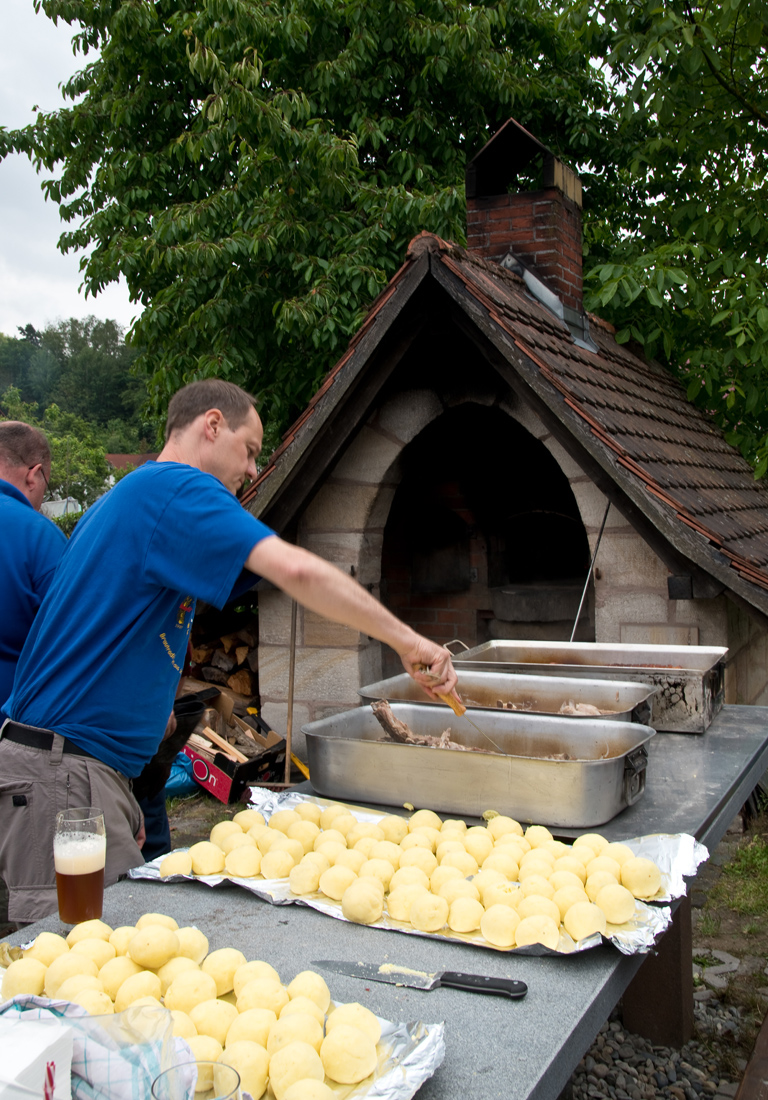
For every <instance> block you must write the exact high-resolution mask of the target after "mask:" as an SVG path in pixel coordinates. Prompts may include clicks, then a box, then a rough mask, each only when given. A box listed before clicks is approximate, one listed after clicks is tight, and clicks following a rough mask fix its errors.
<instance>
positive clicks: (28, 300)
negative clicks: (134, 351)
mask: <svg viewBox="0 0 768 1100" xmlns="http://www.w3.org/2000/svg"><path fill="white" fill-rule="evenodd" d="M2 8H3V34H2V36H1V37H0V88H1V89H2V92H1V93H0V125H2V126H5V127H17V126H24V125H27V124H28V123H30V122H33V121H34V118H35V115H34V113H33V111H32V107H33V106H34V105H35V104H37V105H38V106H39V107H40V108H41V109H42V110H46V111H51V110H55V109H56V108H57V107H59V106H61V105H62V103H63V102H64V101H63V99H62V96H61V92H60V90H59V84H60V83H61V82H62V81H64V80H66V79H67V78H68V77H69V76H70V75H71V74H72V73H74V72H76V71H77V69H78V68H81V67H82V63H83V58H82V55H81V54H80V55H78V58H77V59H76V58H75V57H74V56H73V54H72V45H71V38H72V30H71V29H70V27H69V26H68V25H67V24H66V23H62V22H59V25H58V26H54V24H53V23H52V22H51V20H50V19H48V18H47V17H46V16H45V15H43V13H42V12H41V13H40V14H39V15H36V14H35V9H34V7H33V3H32V0H2ZM41 178H42V177H41V176H38V175H37V174H36V172H35V170H34V168H33V167H32V166H31V165H30V163H29V161H28V160H27V159H26V157H19V156H15V155H14V156H10V157H7V158H6V159H5V160H4V161H0V211H2V216H0V332H4V333H6V335H9V336H15V335H16V327H17V325H26V324H28V323H31V324H33V325H34V326H35V328H43V327H44V326H45V325H46V323H47V322H49V321H55V320H57V318H60V317H62V318H63V317H85V316H87V315H88V314H89V313H93V314H95V315H96V316H97V317H100V318H107V317H111V318H114V319H115V320H116V321H119V322H120V324H122V325H124V326H125V327H128V325H129V324H130V322H131V319H132V318H133V316H134V315H135V314H136V312H137V310H136V306H134V305H132V304H131V303H130V302H129V301H128V291H127V289H126V287H125V285H124V284H121V285H114V286H110V287H109V288H108V289H107V290H105V291H104V292H103V293H102V294H99V295H98V296H97V297H96V298H91V297H89V298H86V297H85V295H84V294H83V293H79V292H78V286H79V285H80V281H81V276H80V272H79V270H78V259H79V255H80V254H79V253H78V254H72V253H69V254H68V255H66V256H63V255H62V254H61V253H60V252H59V251H58V249H57V248H56V242H57V241H58V239H59V236H60V234H61V228H62V223H61V222H60V220H59V213H58V206H57V205H56V204H55V203H52V202H46V201H45V199H44V197H43V193H42V191H41V189H40V181H41Z"/></svg>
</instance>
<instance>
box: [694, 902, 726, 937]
mask: <svg viewBox="0 0 768 1100" xmlns="http://www.w3.org/2000/svg"><path fill="white" fill-rule="evenodd" d="M707 904H709V903H707ZM721 922H722V918H721V917H720V914H719V913H710V912H709V911H708V910H706V909H705V910H704V912H703V913H702V916H701V921H700V923H699V932H701V934H702V936H716V935H718V933H719V932H720V924H721Z"/></svg>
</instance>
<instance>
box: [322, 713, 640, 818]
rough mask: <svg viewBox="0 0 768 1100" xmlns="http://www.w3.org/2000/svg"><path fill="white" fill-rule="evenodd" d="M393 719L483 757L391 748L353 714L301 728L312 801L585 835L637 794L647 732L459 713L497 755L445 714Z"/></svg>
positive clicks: (367, 719) (615, 725)
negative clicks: (418, 810)
mask: <svg viewBox="0 0 768 1100" xmlns="http://www.w3.org/2000/svg"><path fill="white" fill-rule="evenodd" d="M392 711H393V713H394V714H395V717H397V718H399V719H400V720H401V721H403V722H407V724H408V725H409V726H410V728H411V730H413V732H414V733H417V734H429V735H432V736H440V734H441V733H442V732H443V731H444V730H445V729H446V728H447V727H449V726H450V729H451V738H452V740H454V741H456V742H458V743H459V744H461V745H464V746H465V747H466V748H472V749H482V750H483V751H476V752H462V751H459V750H455V749H442V748H427V747H424V746H420V745H408V744H400V743H397V742H394V741H390V740H388V739H386V737H385V735H384V731H383V730H382V728H381V726H380V725H379V724H378V722H377V721H376V718H375V717H374V715H373V713H372V712H371V710H370V708H369V707H360V708H358V709H356V710H349V711H345V712H344V713H342V714H335V715H332V716H331V717H330V718H323V719H321V720H320V721H317V722H310V723H309V724H308V725H306V726H304V727H303V731H304V733H305V734H306V737H307V751H308V756H309V771H310V775H311V782H312V786H313V787H314V789H315V791H316V792H317V793H318V794H320V795H323V796H324V797H327V798H338V799H345V800H349V799H352V800H356V801H358V802H361V801H362V802H373V803H381V804H383V805H388V806H398V807H401V806H402V805H403V803H404V802H410V803H412V804H413V805H414V806H427V807H429V808H430V809H433V810H436V811H439V812H443V813H454V814H464V815H471V816H479V815H480V814H482V813H483V812H484V811H485V810H497V811H498V812H499V813H505V814H509V815H510V816H512V817H514V818H516V819H517V820H518V821H521V822H538V823H541V824H546V825H556V826H562V827H571V828H584V827H589V826H593V825H602V824H604V823H605V822H606V821H610V819H611V818H612V817H615V815H616V814H617V813H619V812H620V811H621V810H623V809H624V807H625V806H630V805H632V803H634V802H636V801H637V800H638V798H640V797H641V796H642V794H643V791H644V790H645V775H646V763H647V758H648V751H647V744H648V741H649V740H650V739H651V738H652V737H653V736H654V731H653V730H652V729H649V727H648V726H639V725H635V724H634V723H632V722H608V721H604V720H601V719H595V720H594V721H592V722H589V721H582V722H573V721H571V720H570V719H568V718H554V717H542V716H540V715H533V714H517V713H514V712H509V711H489V710H469V711H467V714H468V715H469V716H470V717H471V718H472V721H473V722H476V723H477V725H478V726H479V727H480V729H481V730H484V731H485V732H486V733H488V734H489V735H490V737H492V738H493V740H494V741H495V742H496V743H497V744H498V745H499V746H500V747H501V748H502V749H504V752H503V753H498V752H496V751H495V750H493V749H492V747H491V746H490V745H489V744H488V742H487V741H486V740H485V738H484V737H483V736H482V735H481V734H480V733H478V732H477V731H476V730H474V729H473V728H472V726H470V724H469V723H468V722H466V721H464V719H463V718H457V717H456V716H455V715H454V714H451V713H450V712H449V711H448V710H447V708H440V707H434V706H429V705H424V706H417V705H413V704H410V703H393V704H392ZM486 750H488V751H486Z"/></svg>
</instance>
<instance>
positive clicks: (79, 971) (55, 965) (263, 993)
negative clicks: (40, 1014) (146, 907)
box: [2, 913, 381, 1100]
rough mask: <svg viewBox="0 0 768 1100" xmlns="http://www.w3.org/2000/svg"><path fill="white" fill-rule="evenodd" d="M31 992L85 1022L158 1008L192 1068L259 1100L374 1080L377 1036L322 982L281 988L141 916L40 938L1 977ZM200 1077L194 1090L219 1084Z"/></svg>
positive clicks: (370, 1021)
mask: <svg viewBox="0 0 768 1100" xmlns="http://www.w3.org/2000/svg"><path fill="white" fill-rule="evenodd" d="M22 993H26V994H31V995H33V996H45V997H50V998H51V999H53V1000H57V1001H71V1002H74V1003H76V1004H79V1005H82V1007H83V1008H85V1009H86V1010H87V1011H88V1012H89V1013H91V1014H92V1015H105V1014H109V1013H113V1012H122V1011H123V1010H124V1009H126V1008H128V1007H129V1006H132V1005H133V1006H139V1005H151V1006H154V1007H157V1006H158V1005H159V1004H161V1003H162V1004H164V1005H165V1007H166V1008H167V1009H168V1010H169V1011H170V1013H171V1016H172V1018H173V1033H174V1035H176V1036H179V1037H181V1038H183V1039H184V1040H185V1041H186V1042H187V1043H188V1044H189V1047H190V1049H191V1050H192V1054H193V1055H194V1058H195V1060H196V1061H200V1062H213V1063H217V1062H222V1063H225V1064H227V1065H230V1066H233V1067H234V1068H235V1069H236V1070H237V1072H238V1073H239V1074H240V1079H241V1082H242V1086H243V1089H244V1090H245V1091H246V1092H249V1093H250V1094H251V1096H252V1097H253V1100H259V1097H261V1096H263V1095H264V1093H265V1092H266V1090H267V1085H268V1084H269V1085H270V1086H271V1089H272V1093H273V1094H274V1096H275V1098H276V1100H332V1098H333V1097H334V1096H335V1095H336V1094H335V1093H334V1092H333V1091H332V1089H331V1087H330V1086H329V1084H328V1083H327V1081H330V1082H332V1083H337V1084H344V1085H352V1084H357V1083H359V1082H360V1081H363V1080H364V1079H365V1078H366V1077H368V1076H369V1075H370V1074H371V1073H373V1071H374V1069H375V1068H376V1066H377V1064H378V1061H379V1053H380V1051H379V1049H378V1047H377V1044H379V1040H380V1038H381V1028H380V1025H379V1021H378V1019H377V1018H376V1016H375V1015H374V1014H373V1013H372V1012H371V1011H370V1010H369V1009H367V1008H365V1007H364V1006H363V1005H361V1004H357V1003H352V1004H341V1005H338V1006H333V1005H332V1004H331V994H330V990H329V989H328V986H327V985H326V983H325V981H324V979H323V978H322V976H321V975H320V974H316V973H315V972H314V971H312V970H305V971H302V973H300V974H297V975H296V977H295V978H294V979H293V981H291V982H290V983H289V984H287V985H283V983H282V982H281V980H280V976H279V974H278V973H277V971H276V970H275V969H274V967H272V966H270V964H269V963H267V962H263V961H260V960H256V961H250V962H249V961H248V960H247V959H246V957H245V955H243V953H242V952H241V951H237V950H235V949H234V948H229V947H224V948H221V949H220V950H218V951H212V952H210V954H209V952H208V940H207V939H206V937H205V936H204V935H203V933H202V932H201V931H199V929H197V928H192V927H187V928H180V927H179V926H178V924H177V923H176V921H175V920H174V919H173V917H169V916H166V915H165V914H162V913H145V914H144V916H142V917H141V918H140V919H139V920H138V921H137V922H136V925H135V926H125V927H120V928H115V929H112V928H110V926H109V925H108V924H105V923H104V922H103V921H100V920H90V921H85V922H84V923H82V924H78V925H76V926H75V927H74V928H73V929H72V931H71V932H70V933H69V935H68V936H67V938H66V939H64V938H63V937H62V936H58V935H56V934H54V933H52V932H40V933H39V935H38V936H37V938H36V939H35V942H34V944H33V945H32V946H31V947H30V948H29V949H28V950H26V951H25V952H24V953H23V955H22V957H21V958H20V959H17V960H15V961H14V962H12V963H11V964H10V965H9V966H8V967H7V969H6V970H5V971H4V973H3V978H2V999H3V1000H5V999H10V998H11V997H15V996H18V995H19V994H22ZM214 1074H215V1069H210V1070H208V1071H207V1072H206V1071H204V1070H203V1068H202V1067H201V1069H200V1072H199V1075H198V1081H197V1085H196V1091H198V1092H205V1091H207V1090H208V1089H210V1088H211V1087H212V1086H213V1085H214Z"/></svg>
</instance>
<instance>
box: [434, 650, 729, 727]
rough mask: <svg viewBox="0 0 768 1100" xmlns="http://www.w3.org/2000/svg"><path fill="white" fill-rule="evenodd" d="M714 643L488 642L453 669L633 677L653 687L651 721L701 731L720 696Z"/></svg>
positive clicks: (721, 663) (719, 659)
mask: <svg viewBox="0 0 768 1100" xmlns="http://www.w3.org/2000/svg"><path fill="white" fill-rule="evenodd" d="M727 652H728V650H727V649H723V648H721V647H719V646H689V645H635V644H628V643H621V642H616V643H613V644H608V643H603V642H528V641H493V642H486V643H485V644H484V645H479V646H476V647H475V648H474V649H470V650H467V652H466V653H462V654H461V655H460V659H458V660H456V661H455V662H454V663H455V666H456V671H457V672H458V673H459V676H461V670H469V669H475V670H477V671H478V672H510V673H523V674H526V675H531V674H532V673H534V672H535V674H536V675H539V676H567V677H571V676H576V677H592V678H593V679H600V680H605V679H609V680H633V681H635V682H639V683H645V684H649V685H651V686H652V687H654V688H655V689H656V694H655V695H654V697H653V709H652V714H651V725H652V726H653V728H654V729H655V730H658V731H659V732H661V731H666V732H668V733H704V731H705V730H706V729H707V727H708V726H709V725H710V723H711V721H712V719H713V718H714V716H715V715H716V714H717V713H718V711H719V710H720V709H721V707H722V705H723V702H724V698H725V681H724V675H725V656H726V654H727Z"/></svg>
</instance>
